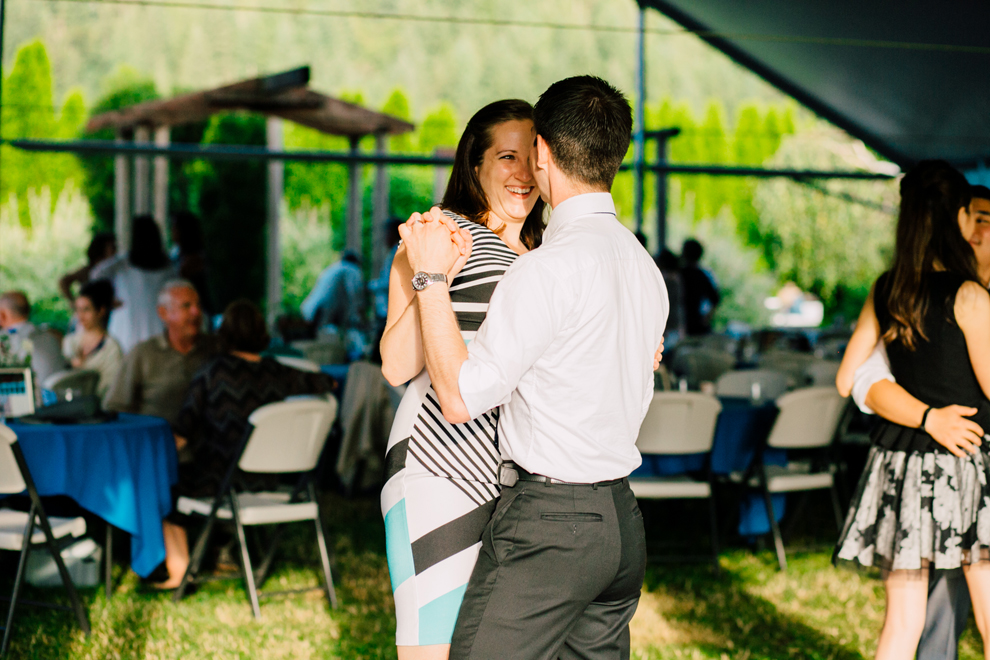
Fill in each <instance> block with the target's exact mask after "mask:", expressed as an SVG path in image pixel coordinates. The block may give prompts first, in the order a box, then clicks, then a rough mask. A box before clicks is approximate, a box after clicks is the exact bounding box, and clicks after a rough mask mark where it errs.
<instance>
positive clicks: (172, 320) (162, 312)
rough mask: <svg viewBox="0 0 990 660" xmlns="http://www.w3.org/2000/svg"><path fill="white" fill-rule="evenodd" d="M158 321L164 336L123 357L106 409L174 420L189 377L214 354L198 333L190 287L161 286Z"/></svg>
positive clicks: (180, 283)
mask: <svg viewBox="0 0 990 660" xmlns="http://www.w3.org/2000/svg"><path fill="white" fill-rule="evenodd" d="M158 316H159V317H160V318H161V320H162V323H164V324H165V332H164V333H162V334H161V335H158V336H157V337H152V338H151V339H147V340H145V341H143V342H141V343H139V344H137V345H136V346H135V347H134V348H132V349H131V350H130V352H129V353H128V354H127V355H126V356H125V357H124V364H123V366H122V367H121V369H120V374H119V375H118V376H117V380H116V381H115V382H114V383H113V385H112V386H111V387H110V390H109V392H107V397H106V401H105V403H106V407H107V409H109V410H116V411H118V412H130V413H138V414H141V415H153V416H155V417H161V418H163V419H165V420H166V421H168V422H169V424H171V423H173V422H174V421H175V418H176V416H178V414H179V409H180V408H181V407H182V402H183V400H184V399H185V396H186V390H188V389H189V383H190V382H191V381H192V377H193V375H194V374H195V373H196V371H198V370H199V368H200V367H201V366H203V364H204V363H205V362H206V361H207V360H208V359H209V358H211V357H212V356H213V355H214V354H215V353H216V352H217V348H216V342H215V340H214V338H213V337H212V336H210V335H204V334H203V333H202V327H203V311H202V310H201V309H200V306H199V294H197V293H196V289H195V288H194V287H193V285H192V284H191V283H190V282H187V281H186V280H172V281H170V282H166V283H165V285H164V286H163V287H162V289H161V293H159V295H158Z"/></svg>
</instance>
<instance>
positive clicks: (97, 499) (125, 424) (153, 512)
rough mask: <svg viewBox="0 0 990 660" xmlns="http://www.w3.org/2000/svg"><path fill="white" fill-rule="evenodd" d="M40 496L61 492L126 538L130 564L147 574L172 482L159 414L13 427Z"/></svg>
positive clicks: (158, 551)
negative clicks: (156, 415) (127, 539)
mask: <svg viewBox="0 0 990 660" xmlns="http://www.w3.org/2000/svg"><path fill="white" fill-rule="evenodd" d="M9 426H10V428H11V429H13V431H14V432H15V433H16V434H17V439H18V442H19V443H20V446H21V449H22V451H23V452H24V459H25V460H26V461H27V464H28V468H29V469H30V470H31V476H32V477H33V478H34V482H35V485H36V486H37V488H38V493H39V494H41V495H66V496H68V497H71V498H72V499H73V500H75V501H76V502H77V503H78V504H79V506H81V507H82V508H84V509H86V510H87V511H90V512H92V513H94V514H96V515H97V516H99V517H100V518H102V519H103V520H106V521H107V522H108V523H110V524H111V525H113V526H114V527H117V528H119V529H122V530H124V531H125V532H128V533H129V534H130V535H131V568H133V569H134V572H135V573H137V574H138V575H140V576H142V577H147V576H148V575H149V574H150V573H151V571H153V570H154V569H155V567H156V566H158V564H160V563H161V562H162V561H163V560H164V559H165V540H164V538H163V537H162V519H164V518H165V516H167V515H168V514H169V512H170V511H171V510H172V496H171V486H172V485H173V484H175V482H176V481H177V479H178V459H177V457H176V452H175V440H174V438H173V436H172V431H171V429H170V428H169V425H168V423H167V422H166V421H165V420H163V419H159V418H158V417H147V416H144V415H126V414H122V415H120V418H119V419H117V420H116V421H113V422H107V423H105V424H75V425H55V424H18V423H16V422H12V423H10V425H9Z"/></svg>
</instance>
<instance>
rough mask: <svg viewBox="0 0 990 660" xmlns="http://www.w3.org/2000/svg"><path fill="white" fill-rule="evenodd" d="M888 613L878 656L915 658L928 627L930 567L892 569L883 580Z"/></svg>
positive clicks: (879, 658)
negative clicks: (926, 608) (926, 620)
mask: <svg viewBox="0 0 990 660" xmlns="http://www.w3.org/2000/svg"><path fill="white" fill-rule="evenodd" d="M883 584H884V588H885V589H886V591H887V614H886V617H885V618H884V621H883V630H882V631H880V641H879V643H878V644H877V655H876V658H877V660H912V658H914V654H915V651H917V650H918V640H920V639H921V632H922V630H924V627H925V606H926V605H927V604H928V569H922V570H920V571H891V572H890V573H889V574H888V575H887V577H886V579H884V581H883Z"/></svg>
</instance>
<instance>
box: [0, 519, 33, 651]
mask: <svg viewBox="0 0 990 660" xmlns="http://www.w3.org/2000/svg"><path fill="white" fill-rule="evenodd" d="M34 511H35V509H34V504H33V503H32V504H31V512H30V513H29V514H28V522H27V525H25V528H24V544H23V545H22V546H21V556H20V558H19V559H18V561H17V576H16V577H15V578H14V591H13V593H11V594H10V609H9V610H7V625H5V626H4V628H3V643H2V644H0V656H2V655H4V654H5V653H7V645H8V644H9V643H10V630H11V628H12V627H13V624H14V608H15V607H16V606H17V597H18V596H19V595H20V593H21V585H22V584H23V582H24V567H25V566H26V565H27V559H28V555H29V554H31V537H32V536H33V535H34Z"/></svg>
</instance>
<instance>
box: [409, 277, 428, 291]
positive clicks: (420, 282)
mask: <svg viewBox="0 0 990 660" xmlns="http://www.w3.org/2000/svg"><path fill="white" fill-rule="evenodd" d="M429 284H430V277H429V276H428V275H427V274H426V273H416V274H415V275H413V278H412V285H413V288H414V289H416V290H417V291H422V290H423V289H425V288H426V287H427V286H429Z"/></svg>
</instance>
